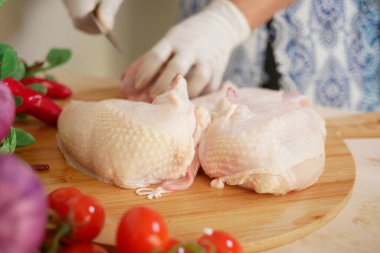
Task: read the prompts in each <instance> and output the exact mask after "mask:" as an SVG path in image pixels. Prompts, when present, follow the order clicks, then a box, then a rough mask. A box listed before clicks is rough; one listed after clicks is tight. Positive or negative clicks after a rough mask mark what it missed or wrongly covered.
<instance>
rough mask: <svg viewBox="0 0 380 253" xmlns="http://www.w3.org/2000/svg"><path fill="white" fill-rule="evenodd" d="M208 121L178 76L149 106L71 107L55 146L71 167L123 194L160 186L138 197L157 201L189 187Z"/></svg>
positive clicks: (105, 104)
mask: <svg viewBox="0 0 380 253" xmlns="http://www.w3.org/2000/svg"><path fill="white" fill-rule="evenodd" d="M208 120H209V118H208V114H207V113H205V111H202V109H195V107H194V105H193V103H191V102H190V100H189V98H188V94H187V89H186V81H185V79H184V78H183V77H181V76H177V77H176V78H174V79H173V82H172V85H171V89H170V90H169V91H167V92H166V93H164V94H162V95H160V96H158V97H156V98H155V100H154V101H153V103H152V104H150V103H144V102H132V101H128V100H122V99H110V100H104V101H100V102H80V101H74V102H72V103H71V104H69V105H68V106H66V107H65V108H64V110H63V112H62V114H61V116H60V118H59V121H58V136H57V139H58V146H59V148H60V150H61V151H62V153H63V154H64V156H65V158H66V159H67V161H68V163H69V164H70V165H71V166H73V167H75V168H77V169H79V170H80V171H82V172H84V173H87V174H90V175H91V176H94V177H96V178H98V179H99V180H101V181H106V182H110V183H114V184H116V185H118V186H121V187H125V188H140V187H146V186H149V185H151V184H160V183H161V186H160V187H159V188H157V189H143V190H142V191H141V193H142V194H149V196H150V197H158V196H159V195H160V194H161V193H163V192H166V191H174V190H178V189H183V188H187V187H189V186H190V185H191V183H192V182H193V180H194V177H195V174H196V172H197V170H198V168H199V161H198V157H197V156H196V155H195V154H196V145H197V143H198V140H199V137H200V134H201V133H202V132H203V128H205V127H206V126H207V124H208Z"/></svg>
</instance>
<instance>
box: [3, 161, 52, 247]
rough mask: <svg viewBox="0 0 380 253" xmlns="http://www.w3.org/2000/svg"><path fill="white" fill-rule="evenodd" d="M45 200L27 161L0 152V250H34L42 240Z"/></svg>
mask: <svg viewBox="0 0 380 253" xmlns="http://www.w3.org/2000/svg"><path fill="white" fill-rule="evenodd" d="M46 217H47V202H46V197H45V193H44V191H43V188H42V184H41V182H40V181H39V179H38V177H37V175H36V174H35V173H34V172H33V170H32V169H31V168H30V166H29V165H27V164H26V163H24V162H23V161H22V160H20V159H18V158H17V157H15V156H13V155H0V252H2V253H15V252H17V253H35V252H36V251H37V248H38V246H39V245H40V243H41V242H42V240H43V237H44V232H45V224H46Z"/></svg>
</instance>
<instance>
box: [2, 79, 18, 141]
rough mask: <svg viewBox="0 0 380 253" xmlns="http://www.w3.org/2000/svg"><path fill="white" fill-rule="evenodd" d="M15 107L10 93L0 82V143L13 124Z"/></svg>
mask: <svg viewBox="0 0 380 253" xmlns="http://www.w3.org/2000/svg"><path fill="white" fill-rule="evenodd" d="M15 107H16V106H15V101H14V99H13V96H12V93H11V91H10V90H9V89H8V87H7V86H5V85H4V84H3V83H2V82H1V81H0V143H1V141H2V140H3V139H4V137H5V136H6V135H7V133H8V131H9V129H10V127H11V126H12V124H13V120H14V118H15V110H16V109H15Z"/></svg>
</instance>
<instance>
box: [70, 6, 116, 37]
mask: <svg viewBox="0 0 380 253" xmlns="http://www.w3.org/2000/svg"><path fill="white" fill-rule="evenodd" d="M63 2H64V4H65V6H66V8H67V10H68V12H69V15H70V17H71V18H72V19H73V22H74V25H75V26H76V27H77V28H78V29H79V30H82V31H84V32H87V33H93V34H96V33H100V31H99V29H98V28H97V27H96V25H95V24H94V22H93V20H92V19H91V18H90V16H89V14H90V13H91V12H93V11H94V10H95V9H96V13H95V14H96V16H97V17H98V19H99V20H100V22H102V24H103V25H104V27H105V28H106V29H107V30H112V28H113V25H114V20H115V15H116V12H117V11H118V9H119V6H120V5H121V3H122V2H123V0H63Z"/></svg>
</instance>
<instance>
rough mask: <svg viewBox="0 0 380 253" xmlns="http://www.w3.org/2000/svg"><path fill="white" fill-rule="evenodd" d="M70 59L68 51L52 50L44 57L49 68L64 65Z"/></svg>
mask: <svg viewBox="0 0 380 253" xmlns="http://www.w3.org/2000/svg"><path fill="white" fill-rule="evenodd" d="M70 58H71V51H70V49H66V48H63V49H61V48H52V49H50V51H49V53H48V55H47V56H46V61H47V62H48V63H49V64H50V68H52V67H56V66H59V65H62V64H65V63H66V62H67V61H68V60H69V59H70Z"/></svg>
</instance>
